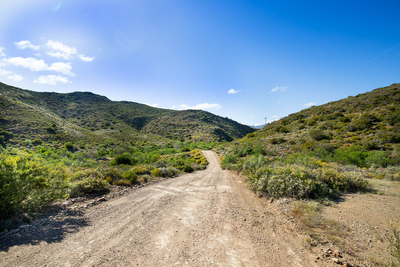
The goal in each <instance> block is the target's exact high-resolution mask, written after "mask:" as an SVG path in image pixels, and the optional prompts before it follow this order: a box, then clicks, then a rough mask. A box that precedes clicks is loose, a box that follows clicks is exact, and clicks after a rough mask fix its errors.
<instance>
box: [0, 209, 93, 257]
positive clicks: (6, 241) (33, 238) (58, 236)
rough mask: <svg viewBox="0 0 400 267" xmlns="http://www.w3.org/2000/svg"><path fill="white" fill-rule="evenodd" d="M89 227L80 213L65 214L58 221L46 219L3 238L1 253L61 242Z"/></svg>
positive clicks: (50, 217)
mask: <svg viewBox="0 0 400 267" xmlns="http://www.w3.org/2000/svg"><path fill="white" fill-rule="evenodd" d="M89 225H90V224H89V222H88V221H87V220H86V219H85V218H84V216H83V212H80V211H73V212H68V213H65V214H64V215H63V216H62V217H61V218H57V219H54V218H53V217H52V216H48V217H44V218H41V219H39V220H37V221H35V222H33V223H32V224H30V225H29V226H28V227H26V228H22V229H21V228H20V229H19V230H18V231H17V232H14V233H11V234H9V235H7V236H6V237H4V238H1V239H0V251H8V250H9V248H10V247H13V246H21V245H33V246H34V245H38V244H39V243H42V242H46V243H54V242H61V241H62V240H63V239H64V238H65V236H66V235H67V234H68V233H72V232H77V231H79V228H81V227H85V226H89Z"/></svg>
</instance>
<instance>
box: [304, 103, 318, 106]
mask: <svg viewBox="0 0 400 267" xmlns="http://www.w3.org/2000/svg"><path fill="white" fill-rule="evenodd" d="M315 105H316V104H315V103H314V102H310V103H307V104H304V105H303V106H305V107H311V106H315Z"/></svg>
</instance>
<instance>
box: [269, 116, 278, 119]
mask: <svg viewBox="0 0 400 267" xmlns="http://www.w3.org/2000/svg"><path fill="white" fill-rule="evenodd" d="M271 118H273V119H278V118H279V116H278V115H273V116H271Z"/></svg>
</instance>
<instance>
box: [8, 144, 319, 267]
mask: <svg viewBox="0 0 400 267" xmlns="http://www.w3.org/2000/svg"><path fill="white" fill-rule="evenodd" d="M204 155H205V156H206V157H207V159H208V161H209V162H210V164H209V166H208V168H207V169H206V170H204V171H200V172H196V173H193V174H186V175H183V176H180V177H177V178H173V179H167V180H164V181H161V182H158V183H156V184H153V185H149V186H146V187H142V188H137V189H135V190H132V191H131V192H129V193H127V194H125V195H122V196H120V197H118V198H114V199H110V200H108V201H104V202H99V203H97V205H93V206H89V207H87V208H86V209H83V210H71V209H62V210H60V212H59V213H58V214H57V215H56V216H54V217H52V218H50V219H49V221H48V222H44V223H37V222H34V223H32V224H31V225H27V226H26V227H25V228H24V229H22V230H21V231H19V232H18V233H15V234H12V235H9V236H7V237H6V238H3V239H1V240H0V265H1V266H44V265H45V266H136V265H139V266H155V265H159V266H172V265H173V266H179V265H188V266H206V265H209V266H216V265H220V266H322V265H319V264H318V263H316V262H315V256H314V255H313V254H312V253H311V252H310V251H308V250H307V249H306V248H305V246H304V236H301V235H299V234H298V233H296V231H295V229H294V227H292V226H291V225H293V224H291V223H290V221H289V220H288V219H287V217H286V216H284V215H282V214H281V212H280V211H279V209H277V208H276V206H274V205H272V204H268V202H267V201H266V200H265V199H258V198H256V197H255V196H254V194H253V193H252V192H250V191H249V190H248V189H247V188H246V185H245V184H244V183H243V182H242V181H241V179H239V177H235V176H234V175H233V174H232V173H231V172H228V171H222V170H221V168H220V166H219V163H218V157H217V156H216V155H215V154H214V153H213V152H209V151H205V152H204ZM274 207H275V208H274ZM39 222H40V221H39Z"/></svg>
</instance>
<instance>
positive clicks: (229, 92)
mask: <svg viewBox="0 0 400 267" xmlns="http://www.w3.org/2000/svg"><path fill="white" fill-rule="evenodd" d="M239 92H240V90H238V91H236V90H235V89H230V90H229V91H228V94H237V93H239Z"/></svg>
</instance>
